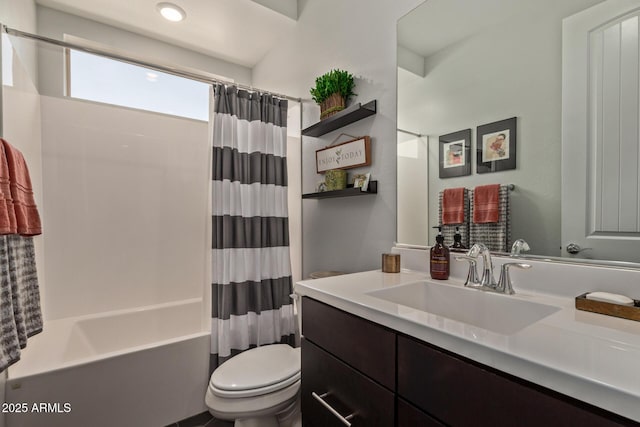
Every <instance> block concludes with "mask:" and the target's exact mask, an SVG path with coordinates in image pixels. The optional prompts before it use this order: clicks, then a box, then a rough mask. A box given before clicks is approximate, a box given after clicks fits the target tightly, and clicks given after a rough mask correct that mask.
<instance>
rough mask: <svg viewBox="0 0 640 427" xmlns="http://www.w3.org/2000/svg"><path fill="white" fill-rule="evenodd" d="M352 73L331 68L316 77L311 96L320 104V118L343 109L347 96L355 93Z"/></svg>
mask: <svg viewBox="0 0 640 427" xmlns="http://www.w3.org/2000/svg"><path fill="white" fill-rule="evenodd" d="M354 86H355V82H354V81H353V75H352V74H351V73H349V72H347V71H343V70H337V69H336V70H331V71H329V72H328V73H326V74H323V75H321V76H320V77H318V78H316V86H315V87H314V88H311V91H310V92H311V97H312V98H313V100H314V101H315V102H316V103H318V104H319V105H320V120H323V119H326V118H327V117H331V116H332V115H334V114H335V113H337V112H338V111H341V110H344V108H345V105H346V103H347V101H348V100H349V97H351V96H352V95H355V93H353V88H354Z"/></svg>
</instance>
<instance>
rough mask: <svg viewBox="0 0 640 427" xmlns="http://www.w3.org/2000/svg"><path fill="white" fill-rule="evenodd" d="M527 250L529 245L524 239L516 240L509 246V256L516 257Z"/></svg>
mask: <svg viewBox="0 0 640 427" xmlns="http://www.w3.org/2000/svg"><path fill="white" fill-rule="evenodd" d="M529 250H531V248H530V247H529V244H528V243H527V242H526V241H525V240H524V239H518V240H516V241H515V242H513V245H511V256H512V257H517V256H520V252H527V251H529Z"/></svg>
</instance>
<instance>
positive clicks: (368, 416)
mask: <svg viewBox="0 0 640 427" xmlns="http://www.w3.org/2000/svg"><path fill="white" fill-rule="evenodd" d="M314 393H315V395H316V396H318V397H322V396H324V397H322V399H323V400H324V401H325V402H326V403H327V404H328V405H330V406H331V407H333V408H334V409H335V410H336V411H337V412H338V413H339V414H340V415H342V416H347V415H349V414H355V415H354V417H353V418H351V419H350V420H349V422H351V425H352V426H354V427H357V426H369V427H383V426H389V427H390V426H393V423H394V400H395V397H394V394H393V393H392V392H390V391H389V390H387V389H385V388H384V387H382V386H380V385H379V384H376V383H375V382H374V381H372V380H370V379H369V378H367V377H365V376H364V375H362V374H361V373H359V372H358V371H356V370H355V369H353V368H351V367H350V366H348V365H346V364H345V363H343V362H342V361H340V360H338V359H337V358H335V357H334V356H332V355H330V354H329V353H327V352H326V351H324V350H322V349H321V348H319V347H317V346H316V345H314V344H312V343H310V342H309V341H307V340H306V339H304V340H302V396H301V400H302V421H303V426H304V427H332V426H342V427H344V426H345V424H343V423H342V422H341V421H340V420H339V419H338V417H337V416H336V415H334V414H333V413H332V412H331V410H330V409H328V408H327V407H325V406H324V405H323V404H322V403H321V402H320V401H319V400H318V398H317V397H316V396H314V395H313V394H314ZM325 393H326V394H327V395H326V396H325Z"/></svg>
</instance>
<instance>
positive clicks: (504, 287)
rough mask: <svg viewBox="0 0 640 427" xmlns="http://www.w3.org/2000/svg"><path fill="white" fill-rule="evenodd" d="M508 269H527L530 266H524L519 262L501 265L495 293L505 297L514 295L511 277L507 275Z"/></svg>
mask: <svg viewBox="0 0 640 427" xmlns="http://www.w3.org/2000/svg"><path fill="white" fill-rule="evenodd" d="M510 267H516V268H522V269H528V268H531V264H524V263H521V262H506V263H504V264H502V268H501V269H500V280H498V286H497V287H496V291H498V292H500V293H503V294H507V295H513V294H515V291H514V290H513V285H512V283H511V276H510V275H509V268H510Z"/></svg>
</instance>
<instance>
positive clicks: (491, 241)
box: [469, 185, 511, 252]
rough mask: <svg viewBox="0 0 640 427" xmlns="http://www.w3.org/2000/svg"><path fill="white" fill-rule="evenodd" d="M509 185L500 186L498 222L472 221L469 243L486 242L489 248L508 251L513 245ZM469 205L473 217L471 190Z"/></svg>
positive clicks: (471, 192) (470, 192)
mask: <svg viewBox="0 0 640 427" xmlns="http://www.w3.org/2000/svg"><path fill="white" fill-rule="evenodd" d="M509 193H510V190H509V187H508V186H506V185H501V186H500V194H499V200H498V203H499V216H498V222H495V223H484V224H476V223H474V222H473V221H471V225H470V226H469V235H470V237H469V239H470V241H469V243H471V244H472V245H473V244H474V243H484V244H485V245H486V246H487V247H488V248H489V250H491V251H498V252H507V250H509V249H510V245H511V210H510V207H509ZM469 205H470V209H471V215H470V217H469V218H473V191H469Z"/></svg>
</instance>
